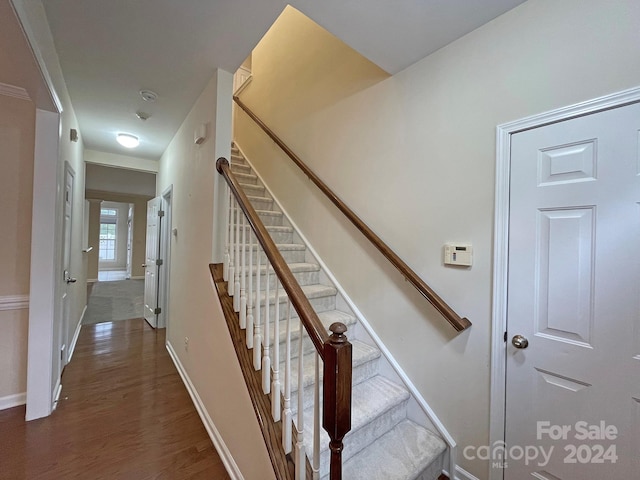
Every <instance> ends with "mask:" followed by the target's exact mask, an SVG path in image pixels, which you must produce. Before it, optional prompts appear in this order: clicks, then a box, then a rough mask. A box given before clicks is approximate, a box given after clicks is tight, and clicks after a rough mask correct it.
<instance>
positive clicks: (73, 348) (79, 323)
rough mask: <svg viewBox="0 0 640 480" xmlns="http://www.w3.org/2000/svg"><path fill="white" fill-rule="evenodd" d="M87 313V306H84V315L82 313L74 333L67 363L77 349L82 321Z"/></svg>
mask: <svg viewBox="0 0 640 480" xmlns="http://www.w3.org/2000/svg"><path fill="white" fill-rule="evenodd" d="M85 313H87V306H86V305H85V306H84V310H82V315H80V321H79V322H78V326H77V327H76V331H75V333H74V334H73V339H72V340H71V346H70V347H69V358H68V359H67V363H69V362H70V361H71V357H73V352H75V350H76V343H78V337H79V336H80V329H81V328H82V321H83V320H84V314H85Z"/></svg>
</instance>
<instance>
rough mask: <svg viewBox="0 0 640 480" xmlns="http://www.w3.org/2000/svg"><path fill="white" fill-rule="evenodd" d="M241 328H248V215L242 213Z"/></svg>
mask: <svg viewBox="0 0 640 480" xmlns="http://www.w3.org/2000/svg"><path fill="white" fill-rule="evenodd" d="M240 328H243V329H244V328H247V217H245V216H244V214H243V215H242V270H241V272H240Z"/></svg>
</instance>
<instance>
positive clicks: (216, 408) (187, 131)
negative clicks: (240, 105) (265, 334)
mask: <svg viewBox="0 0 640 480" xmlns="http://www.w3.org/2000/svg"><path fill="white" fill-rule="evenodd" d="M231 88H232V76H231V74H229V73H227V72H222V71H218V72H217V74H216V75H214V77H213V79H212V80H211V81H210V83H209V84H208V85H207V87H206V88H205V89H204V91H203V92H202V94H201V95H200V97H199V98H198V100H197V101H196V103H195V105H194V106H193V108H192V110H191V112H190V113H189V115H188V116H187V118H186V119H185V121H184V123H183V124H182V126H181V127H180V129H179V130H178V132H177V133H176V135H175V137H174V138H173V140H172V141H171V143H170V144H169V147H168V148H167V150H166V151H165V153H164V155H163V156H162V158H161V159H160V171H159V174H158V188H157V191H158V192H163V191H165V189H167V188H168V187H169V186H171V185H173V194H172V206H173V210H172V212H173V223H172V226H173V228H175V229H176V230H177V235H173V236H172V242H171V264H170V269H169V271H170V297H169V317H168V326H167V341H168V343H169V344H170V345H171V346H172V347H173V349H174V350H175V352H176V353H177V355H178V357H179V360H180V362H181V364H182V365H183V367H184V369H185V371H186V372H187V374H188V376H189V378H190V379H191V382H192V383H193V385H194V387H195V389H196V390H197V392H198V394H199V396H200V398H201V399H202V403H203V405H204V407H205V409H206V411H207V413H208V415H209V416H210V417H211V419H212V420H213V423H214V424H215V426H216V428H217V430H218V431H219V432H220V434H221V435H222V438H223V439H224V442H225V444H226V446H227V447H228V449H229V451H230V452H231V454H232V456H233V458H234V460H235V462H236V463H237V465H238V466H239V468H240V470H241V472H242V475H243V477H244V478H245V479H247V480H268V479H271V478H274V475H273V470H272V468H271V464H270V462H269V459H268V455H267V453H266V449H265V446H264V442H263V440H262V435H261V433H260V430H259V428H258V423H257V421H256V418H255V414H254V412H253V408H252V406H251V402H250V400H249V395H248V392H247V389H246V385H245V383H244V379H243V377H242V374H241V372H240V367H239V366H238V363H237V361H236V354H235V352H234V348H233V345H232V343H231V339H230V337H229V332H228V329H227V326H226V323H225V320H224V317H223V314H222V310H221V307H220V304H219V302H218V300H217V296H216V293H215V290H214V288H213V285H212V281H211V275H210V273H209V263H210V262H211V259H212V242H213V240H212V239H213V223H212V222H213V215H214V207H217V205H214V201H215V199H217V198H218V197H217V192H215V191H214V185H215V184H216V182H217V180H216V176H217V175H218V174H217V173H216V171H215V160H216V155H217V154H219V153H218V152H219V151H224V152H226V155H229V150H230V134H229V135H228V136H227V140H226V145H223V144H216V142H215V138H213V137H214V134H213V132H216V135H217V133H218V132H219V131H221V130H224V129H225V128H226V130H230V122H231V109H230V102H231ZM218 92H221V93H220V94H219V93H218ZM220 95H224V99H223V100H222V101H224V102H226V103H227V104H229V105H226V106H225V105H222V104H221V103H220V102H219V101H218V99H219V98H221V97H220ZM225 108H227V109H228V114H227V115H226V117H225V118H221V119H220V122H218V125H216V123H217V122H216V117H217V116H218V115H217V113H218V112H221V111H224V110H225ZM206 122H209V123H210V127H211V128H210V129H209V132H212V134H211V135H210V137H209V138H208V139H207V140H206V141H205V142H204V143H203V144H202V145H200V146H197V145H195V144H194V142H193V133H194V131H195V129H196V128H197V127H198V126H199V125H201V124H202V123H206ZM225 122H226V124H227V125H226V126H225V124H224V123H225ZM185 337H188V338H189V339H190V340H189V345H188V348H186V347H185Z"/></svg>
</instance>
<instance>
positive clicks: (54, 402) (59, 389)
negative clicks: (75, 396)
mask: <svg viewBox="0 0 640 480" xmlns="http://www.w3.org/2000/svg"><path fill="white" fill-rule="evenodd" d="M60 381H61V378H58V381H57V383H56V388H55V389H54V394H53V400H52V402H51V404H52V405H53V408H52V409H51V413H53V412H54V411H55V409H56V408H58V401H59V400H60V395H61V394H62V383H60Z"/></svg>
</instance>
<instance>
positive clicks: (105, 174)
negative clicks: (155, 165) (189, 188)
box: [85, 150, 156, 197]
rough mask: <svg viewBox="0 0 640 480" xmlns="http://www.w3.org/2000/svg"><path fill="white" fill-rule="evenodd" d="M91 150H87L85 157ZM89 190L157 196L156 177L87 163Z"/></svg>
mask: <svg viewBox="0 0 640 480" xmlns="http://www.w3.org/2000/svg"><path fill="white" fill-rule="evenodd" d="M87 152H90V150H85V155H86V154H87ZM86 168H87V178H86V183H85V188H86V189H87V190H99V191H103V192H113V193H129V194H132V195H147V196H149V197H155V196H156V175H155V173H150V172H140V171H136V170H129V169H124V168H118V167H106V166H103V165H98V164H94V163H87V167H86Z"/></svg>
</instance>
